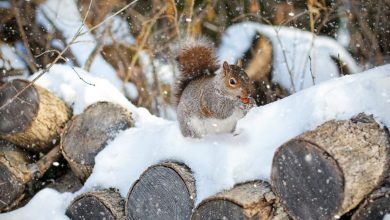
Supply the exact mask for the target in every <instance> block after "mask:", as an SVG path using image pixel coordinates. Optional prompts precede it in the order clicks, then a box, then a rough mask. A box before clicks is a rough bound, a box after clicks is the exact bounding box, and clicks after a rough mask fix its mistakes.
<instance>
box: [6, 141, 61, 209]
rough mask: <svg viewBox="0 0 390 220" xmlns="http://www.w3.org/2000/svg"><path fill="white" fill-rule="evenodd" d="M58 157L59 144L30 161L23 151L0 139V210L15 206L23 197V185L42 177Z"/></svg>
mask: <svg viewBox="0 0 390 220" xmlns="http://www.w3.org/2000/svg"><path fill="white" fill-rule="evenodd" d="M59 157H60V152H59V146H56V147H54V148H53V149H52V150H51V151H50V152H49V153H48V154H47V155H45V156H43V157H42V158H41V159H40V160H39V161H37V162H36V163H31V160H30V158H29V156H28V154H27V153H26V152H25V151H22V150H20V149H18V148H17V147H16V146H15V145H13V144H11V143H9V142H7V141H4V140H0V171H1V172H0V212H2V211H7V210H10V209H12V208H14V207H15V206H17V205H18V204H19V203H20V201H22V199H23V198H24V197H25V185H26V184H27V183H28V182H30V181H32V180H33V179H35V178H40V177H42V176H43V174H44V173H45V172H46V171H47V170H48V169H49V168H50V166H51V164H52V163H53V162H54V161H56V160H57V159H58V158H59Z"/></svg>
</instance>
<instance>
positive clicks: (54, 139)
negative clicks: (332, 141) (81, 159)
mask: <svg viewBox="0 0 390 220" xmlns="http://www.w3.org/2000/svg"><path fill="white" fill-rule="evenodd" d="M28 84H29V82H28V81H25V80H19V79H18V80H13V81H12V82H8V83H6V84H4V85H3V86H2V87H0V136H1V137H2V138H3V139H5V140H8V141H10V142H13V143H15V144H17V145H18V146H20V147H23V148H25V149H27V150H30V151H34V152H47V151H49V150H50V149H51V148H52V147H53V146H55V145H56V143H58V142H59V138H60V133H61V131H62V128H63V127H64V126H65V123H66V122H67V121H68V120H69V119H70V117H71V110H70V109H69V108H68V107H67V106H66V105H65V103H64V102H63V101H62V100H60V99H59V98H57V97H56V96H54V95H53V94H51V93H50V92H49V91H47V90H46V89H44V88H42V87H40V86H38V85H32V86H31V87H29V88H28V89H26V90H25V91H24V92H23V93H21V94H20V95H19V96H18V97H17V98H16V99H14V100H13V101H12V102H11V103H9V101H10V100H11V99H12V98H13V97H14V96H15V95H16V94H17V93H18V92H19V91H21V90H22V89H23V88H24V87H26V86H27V85H28Z"/></svg>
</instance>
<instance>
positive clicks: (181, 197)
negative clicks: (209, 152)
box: [126, 163, 195, 220]
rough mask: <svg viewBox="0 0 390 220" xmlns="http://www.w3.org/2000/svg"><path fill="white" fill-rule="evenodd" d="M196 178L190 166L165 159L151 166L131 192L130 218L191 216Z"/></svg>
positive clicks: (128, 213)
mask: <svg viewBox="0 0 390 220" xmlns="http://www.w3.org/2000/svg"><path fill="white" fill-rule="evenodd" d="M194 199H195V185H194V179H193V178H192V176H191V173H190V171H189V169H188V168H187V167H185V166H184V165H178V164H174V163H164V164H159V165H156V166H152V167H150V168H149V169H147V170H146V171H145V172H144V173H143V174H142V175H141V176H140V178H139V180H138V181H137V182H136V183H135V184H134V185H133V186H132V188H131V189H130V191H129V194H128V196H127V201H126V214H127V219H132V220H135V219H172V220H174V219H177V220H179V219H189V218H190V216H191V213H192V209H193V208H194Z"/></svg>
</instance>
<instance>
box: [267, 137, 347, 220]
mask: <svg viewBox="0 0 390 220" xmlns="http://www.w3.org/2000/svg"><path fill="white" fill-rule="evenodd" d="M272 178H273V179H272V182H273V187H274V190H275V192H276V193H277V194H278V195H279V196H280V197H281V198H282V199H283V204H284V205H285V207H286V209H287V210H294V211H293V212H292V213H290V214H291V215H292V216H294V217H296V218H297V219H331V218H332V217H333V216H332V215H333V213H335V212H337V211H338V209H339V208H340V206H341V201H342V197H343V187H344V185H343V176H342V173H341V171H340V169H339V167H338V165H337V163H336V161H335V160H333V159H332V158H331V157H330V156H329V155H328V154H327V153H326V152H325V151H323V150H321V149H320V148H318V147H316V146H315V145H313V144H311V143H308V142H305V141H300V140H293V141H290V142H288V143H287V144H285V145H283V146H282V147H281V148H279V150H278V151H277V152H276V154H275V156H274V165H273V168H272Z"/></svg>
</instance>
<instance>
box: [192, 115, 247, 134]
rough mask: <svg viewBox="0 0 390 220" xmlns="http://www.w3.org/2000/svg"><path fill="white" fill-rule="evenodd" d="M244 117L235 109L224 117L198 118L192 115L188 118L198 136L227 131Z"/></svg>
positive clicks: (231, 129)
mask: <svg viewBox="0 0 390 220" xmlns="http://www.w3.org/2000/svg"><path fill="white" fill-rule="evenodd" d="M242 117H244V112H243V111H242V110H240V109H236V110H235V111H234V112H233V114H232V115H230V116H229V117H227V118H225V119H216V118H207V119H205V118H202V119H200V118H198V117H196V116H193V117H191V118H190V122H189V123H190V126H191V128H192V129H193V131H194V132H195V133H196V134H197V135H198V136H205V135H207V134H218V133H228V132H231V131H233V129H234V128H235V126H236V124H237V121H238V120H239V119H241V118H242Z"/></svg>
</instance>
